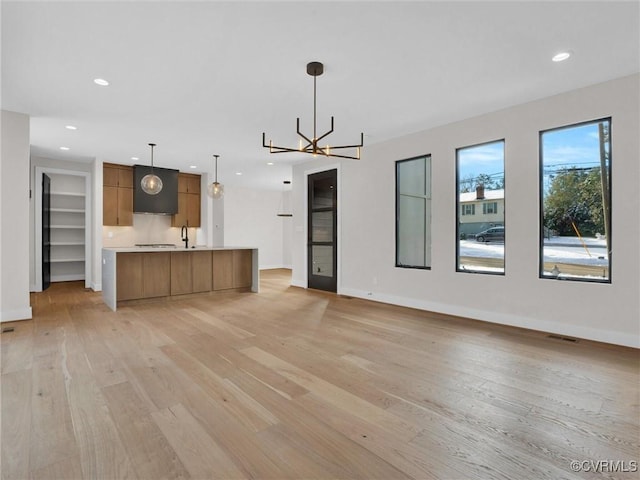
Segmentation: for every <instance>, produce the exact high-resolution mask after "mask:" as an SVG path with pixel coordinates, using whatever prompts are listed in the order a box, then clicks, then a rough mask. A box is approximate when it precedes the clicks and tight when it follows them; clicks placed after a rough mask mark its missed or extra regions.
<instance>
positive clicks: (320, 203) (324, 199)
mask: <svg viewBox="0 0 640 480" xmlns="http://www.w3.org/2000/svg"><path fill="white" fill-rule="evenodd" d="M333 189H334V185H333V180H332V179H331V178H323V179H318V180H315V181H314V182H313V195H312V197H311V198H312V200H311V208H326V207H333Z"/></svg>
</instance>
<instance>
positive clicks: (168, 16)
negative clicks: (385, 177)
mask: <svg viewBox="0 0 640 480" xmlns="http://www.w3.org/2000/svg"><path fill="white" fill-rule="evenodd" d="M1 14H2V97H1V100H2V108H3V109H5V110H12V111H17V112H24V113H27V114H29V115H30V116H31V143H32V152H33V153H34V154H38V155H47V156H54V157H56V158H67V159H71V160H83V159H84V160H86V159H88V158H94V157H97V158H100V159H102V160H104V161H109V162H115V163H124V164H133V163H149V157H150V149H149V147H148V146H147V144H148V143H149V142H155V143H157V145H158V146H157V147H156V148H155V152H154V159H155V164H156V166H162V167H168V168H178V169H180V170H184V171H195V172H207V171H210V170H211V165H212V155H213V154H219V155H220V160H219V177H220V181H221V182H222V183H225V184H227V185H244V186H249V187H258V186H262V187H265V188H277V189H279V188H280V187H281V184H282V181H283V180H284V179H288V178H290V174H291V166H292V165H293V164H294V163H296V162H303V161H305V160H306V159H308V156H305V155H301V154H287V153H284V154H278V155H270V154H269V152H268V150H266V149H264V148H262V132H266V133H267V140H268V139H273V140H274V142H275V143H277V144H281V145H286V146H297V144H298V140H297V136H296V134H295V126H296V125H295V121H296V117H300V118H301V125H302V127H301V128H302V130H303V132H309V133H310V132H311V129H312V120H313V80H312V77H310V76H308V75H307V74H306V67H305V66H306V64H307V63H308V62H309V61H320V62H323V63H324V64H325V73H324V75H322V76H320V77H318V130H319V131H321V130H325V129H328V125H329V121H330V117H331V115H334V116H335V121H336V125H335V132H334V133H333V134H332V135H331V136H330V137H329V138H328V140H329V141H330V143H332V144H344V143H348V144H350V143H355V142H357V141H358V140H359V136H360V132H361V131H362V132H364V133H365V145H370V144H373V143H376V142H380V141H383V140H386V139H389V138H393V137H398V136H402V135H405V134H408V133H412V132H415V131H419V130H423V129H426V128H430V127H433V126H436V125H442V124H446V123H450V122H452V121H456V120H460V119H464V118H468V117H471V116H474V115H478V114H482V113H486V112H490V111H495V110H498V109H501V108H505V107H508V106H510V105H516V104H520V103H524V102H527V101H530V100H534V99H537V98H542V97H545V96H549V95H553V94H556V93H560V92H563V91H567V90H571V89H574V88H578V87H581V86H586V85H590V84H594V83H598V82H602V81H605V80H608V79H611V78H616V77H621V76H625V75H629V74H632V73H636V72H638V71H640V49H639V45H640V40H639V24H640V20H639V18H640V9H639V3H638V1H627V2H611V1H600V2H585V1H582V2H578V1H570V2H560V1H555V2H547V1H534V2H505V1H501V2H484V1H472V2H416V1H414V2H400V1H393V2H382V1H377V2H362V1H358V2H270V1H260V2H239V1H236V2H190V1H173V2H167V1H165V2H151V1H142V2H126V1H114V2H93V1H76V2H74V1H65V2H28V1H20V2H10V1H3V2H2V11H1ZM567 49H569V50H571V51H573V56H572V57H571V58H570V59H569V60H567V61H566V62H562V63H554V62H551V57H552V56H553V54H555V53H557V52H558V51H561V50H567ZM96 77H102V78H105V79H107V80H109V81H110V82H111V85H110V86H109V87H98V86H96V85H95V84H94V83H93V79H94V78H96ZM68 124H72V125H76V126H77V127H78V129H77V130H76V131H70V130H67V129H65V125H68ZM61 146H66V147H69V148H70V150H69V151H67V152H63V151H61V150H60V149H59V147H61ZM132 156H137V157H139V158H140V160H139V161H137V162H136V161H133V160H131V157H132ZM270 161H271V162H274V163H275V165H273V166H268V165H267V162H270ZM360 161H362V162H366V148H365V149H364V150H363V158H362V160H360ZM190 165H197V167H198V168H197V169H196V170H190V169H189V166H190ZM235 172H242V173H243V175H242V176H237V175H235Z"/></svg>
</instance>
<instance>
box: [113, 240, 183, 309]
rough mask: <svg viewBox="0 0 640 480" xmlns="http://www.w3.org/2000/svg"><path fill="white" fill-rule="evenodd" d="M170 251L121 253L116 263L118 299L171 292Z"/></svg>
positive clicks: (146, 296)
mask: <svg viewBox="0 0 640 480" xmlns="http://www.w3.org/2000/svg"><path fill="white" fill-rule="evenodd" d="M170 271H171V264H170V256H169V252H158V253H121V254H119V255H118V262H117V265H116V279H117V280H116V291H117V295H116V296H117V300H118V301H120V300H135V299H139V298H153V297H166V296H168V295H169V294H170V291H171V289H170V279H169V272H170Z"/></svg>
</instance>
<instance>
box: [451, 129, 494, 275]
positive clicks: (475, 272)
mask: <svg viewBox="0 0 640 480" xmlns="http://www.w3.org/2000/svg"><path fill="white" fill-rule="evenodd" d="M492 143H502V165H503V169H504V187H503V190H504V198H503V204H504V211H505V217H504V220H503V222H502V223H503V224H502V226H503V227H505V234H504V254H503V258H502V261H503V265H504V267H503V269H502V272H492V271H482V270H466V269H463V268H460V217H461V216H462V215H461V208H460V206H461V204H460V192H459V189H460V162H459V158H460V157H459V154H460V151H461V150H467V149H469V148H475V147H482V146H483V145H490V144H492ZM506 152H507V140H506V137H503V138H498V139H496V140H489V141H487V142H480V143H474V144H471V145H465V146H464V147H457V148H456V149H455V158H454V161H455V166H456V179H455V182H456V183H455V189H454V192H455V196H456V238H455V242H456V256H455V262H456V273H471V274H478V275H496V276H500V277H504V276H506V274H507V232H506V225H507V218H506V212H507V188H506V185H507V181H506V180H507V156H506ZM490 228H491V227H490Z"/></svg>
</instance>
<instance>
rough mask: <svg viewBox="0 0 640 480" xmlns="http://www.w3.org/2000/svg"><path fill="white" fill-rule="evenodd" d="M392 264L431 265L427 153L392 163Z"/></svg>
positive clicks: (412, 266) (428, 165) (428, 158)
mask: <svg viewBox="0 0 640 480" xmlns="http://www.w3.org/2000/svg"><path fill="white" fill-rule="evenodd" d="M396 267H409V268H430V267H431V156H430V155H425V156H422V157H417V158H410V159H408V160H400V161H397V162H396Z"/></svg>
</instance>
